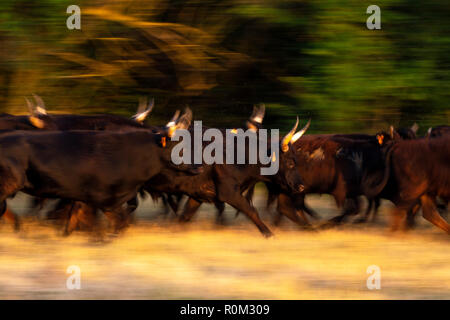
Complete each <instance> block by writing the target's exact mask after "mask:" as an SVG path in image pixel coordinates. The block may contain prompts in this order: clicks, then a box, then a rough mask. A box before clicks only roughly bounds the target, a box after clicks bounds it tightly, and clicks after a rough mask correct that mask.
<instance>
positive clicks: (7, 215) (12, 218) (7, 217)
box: [4, 207, 20, 232]
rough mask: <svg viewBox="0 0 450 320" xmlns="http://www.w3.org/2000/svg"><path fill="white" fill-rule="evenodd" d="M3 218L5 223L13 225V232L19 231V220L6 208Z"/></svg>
mask: <svg viewBox="0 0 450 320" xmlns="http://www.w3.org/2000/svg"><path fill="white" fill-rule="evenodd" d="M4 217H5V220H6V221H9V222H11V223H13V225H14V231H15V232H18V231H20V219H19V217H18V216H17V215H16V214H15V213H14V212H12V211H11V210H9V208H8V207H6V209H5V213H4Z"/></svg>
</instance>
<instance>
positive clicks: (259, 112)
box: [250, 103, 266, 124]
mask: <svg viewBox="0 0 450 320" xmlns="http://www.w3.org/2000/svg"><path fill="white" fill-rule="evenodd" d="M265 112H266V106H265V105H264V103H261V104H260V105H259V106H258V107H257V106H253V113H252V115H251V117H250V120H252V121H254V122H256V123H259V124H261V123H262V122H263V119H264V114H265Z"/></svg>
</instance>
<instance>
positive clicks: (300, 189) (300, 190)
mask: <svg viewBox="0 0 450 320" xmlns="http://www.w3.org/2000/svg"><path fill="white" fill-rule="evenodd" d="M303 191H305V186H304V185H302V184H301V185H299V186H298V192H303Z"/></svg>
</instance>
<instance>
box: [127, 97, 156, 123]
mask: <svg viewBox="0 0 450 320" xmlns="http://www.w3.org/2000/svg"><path fill="white" fill-rule="evenodd" d="M154 104H155V100H154V99H153V98H152V99H151V100H150V101H149V102H147V98H140V99H139V107H138V109H137V111H136V114H135V115H134V116H132V117H131V119H132V120H134V121H136V122H139V123H143V122H144V120H145V119H146V118H147V116H148V115H149V114H150V112H152V110H153V106H154Z"/></svg>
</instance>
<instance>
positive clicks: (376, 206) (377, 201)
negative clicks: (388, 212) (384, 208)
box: [371, 197, 381, 222]
mask: <svg viewBox="0 0 450 320" xmlns="http://www.w3.org/2000/svg"><path fill="white" fill-rule="evenodd" d="M380 205H381V199H380V198H378V197H377V198H375V199H374V208H373V213H372V219H371V221H372V222H375V221H376V219H377V216H378V210H379V209H380Z"/></svg>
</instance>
